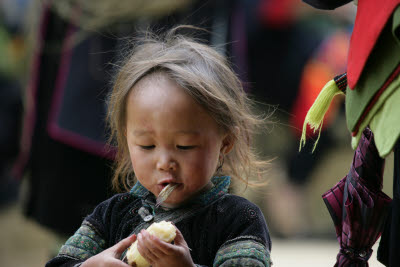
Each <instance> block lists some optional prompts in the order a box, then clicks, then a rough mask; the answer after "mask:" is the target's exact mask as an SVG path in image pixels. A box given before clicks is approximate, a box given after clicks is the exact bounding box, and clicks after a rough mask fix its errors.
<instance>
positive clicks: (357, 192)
mask: <svg viewBox="0 0 400 267" xmlns="http://www.w3.org/2000/svg"><path fill="white" fill-rule="evenodd" d="M383 167H384V160H383V159H382V158H380V157H379V155H378V152H377V150H376V147H375V143H374V140H373V134H372V132H371V131H370V130H369V129H368V128H367V129H365V130H364V132H363V136H362V137H361V141H360V143H359V145H358V147H357V149H356V151H355V154H354V158H353V162H352V165H351V168H350V171H349V173H348V174H347V175H346V176H345V177H344V178H343V179H342V180H341V181H340V182H339V183H337V184H336V185H335V186H334V187H333V188H332V189H330V190H329V191H328V192H326V193H325V194H323V195H322V198H323V200H324V202H325V204H326V206H327V208H328V210H329V213H330V215H331V217H332V220H333V222H334V224H335V228H336V235H337V239H338V241H339V244H340V251H339V254H338V255H337V261H336V264H335V266H345V267H362V266H368V259H369V258H370V256H371V254H372V249H371V247H372V246H373V245H374V243H375V242H376V240H377V239H378V238H379V237H380V235H381V233H382V230H383V226H384V222H385V218H386V215H387V212H388V210H389V205H390V202H391V199H390V198H389V197H388V196H387V195H386V194H385V193H383V192H382V191H381V190H382V179H383Z"/></svg>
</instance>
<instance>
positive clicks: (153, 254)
mask: <svg viewBox="0 0 400 267" xmlns="http://www.w3.org/2000/svg"><path fill="white" fill-rule="evenodd" d="M137 248H138V250H139V252H140V255H142V256H143V257H144V258H145V259H146V260H147V261H148V262H149V263H150V264H151V266H152V267H164V266H165V267H170V266H174V267H180V266H182V267H188V266H194V263H193V260H192V257H191V256H190V251H189V247H188V245H187V243H186V241H185V239H184V238H183V235H182V233H181V232H180V231H179V230H178V229H176V237H175V240H174V244H169V243H167V242H164V241H162V240H160V239H159V238H158V237H155V236H153V235H150V234H149V232H147V231H146V230H142V231H141V232H140V234H139V235H138V245H137Z"/></svg>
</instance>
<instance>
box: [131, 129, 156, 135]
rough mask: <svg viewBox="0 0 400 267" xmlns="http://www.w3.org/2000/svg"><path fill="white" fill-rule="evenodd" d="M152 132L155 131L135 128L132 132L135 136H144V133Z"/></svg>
mask: <svg viewBox="0 0 400 267" xmlns="http://www.w3.org/2000/svg"><path fill="white" fill-rule="evenodd" d="M152 133H153V131H150V130H134V131H133V132H132V134H133V135H134V136H143V135H148V134H152Z"/></svg>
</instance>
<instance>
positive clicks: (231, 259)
mask: <svg viewBox="0 0 400 267" xmlns="http://www.w3.org/2000/svg"><path fill="white" fill-rule="evenodd" d="M248 238H251V239H253V240H249V239H248ZM241 239H245V240H241ZM255 239H257V238H255V237H253V236H252V237H250V236H248V237H238V238H235V239H232V240H229V241H227V242H226V243H225V244H224V245H223V246H222V247H221V248H220V249H219V250H218V252H217V255H216V256H215V260H214V264H213V266H267V267H269V266H271V257H270V252H269V251H268V249H267V248H266V247H265V246H264V245H263V244H261V243H260V242H257V241H256V240H255ZM235 240H240V241H235Z"/></svg>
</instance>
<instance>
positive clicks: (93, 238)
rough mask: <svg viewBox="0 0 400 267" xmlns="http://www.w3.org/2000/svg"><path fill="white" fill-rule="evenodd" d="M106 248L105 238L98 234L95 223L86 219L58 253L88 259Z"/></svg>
mask: <svg viewBox="0 0 400 267" xmlns="http://www.w3.org/2000/svg"><path fill="white" fill-rule="evenodd" d="M104 249H106V242H105V240H104V239H102V238H101V237H100V236H99V235H98V234H97V232H96V230H95V227H94V226H93V225H91V224H90V223H89V222H87V221H84V222H83V223H82V225H81V227H80V228H79V229H78V230H77V231H76V232H75V234H74V235H73V236H71V237H70V238H69V239H68V240H67V242H66V243H65V245H63V246H62V247H61V249H60V251H59V253H58V255H59V256H63V255H65V256H68V257H73V258H75V259H78V260H86V259H88V258H90V257H91V256H93V255H96V254H98V253H100V252H102V251H103V250H104Z"/></svg>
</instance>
